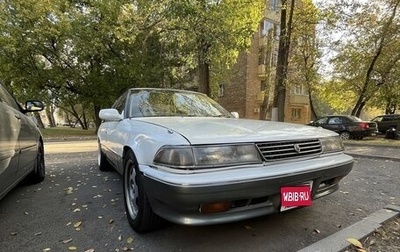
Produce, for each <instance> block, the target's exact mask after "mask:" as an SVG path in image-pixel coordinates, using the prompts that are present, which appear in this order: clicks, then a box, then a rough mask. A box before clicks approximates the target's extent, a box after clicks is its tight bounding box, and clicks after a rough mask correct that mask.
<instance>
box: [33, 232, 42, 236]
mask: <svg viewBox="0 0 400 252" xmlns="http://www.w3.org/2000/svg"><path fill="white" fill-rule="evenodd" d="M41 234H42V232H37V233H34V234H33V235H34V236H38V235H41Z"/></svg>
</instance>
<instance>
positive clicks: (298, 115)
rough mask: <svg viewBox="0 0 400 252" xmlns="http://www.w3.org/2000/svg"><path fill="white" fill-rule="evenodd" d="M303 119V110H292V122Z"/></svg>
mask: <svg viewBox="0 0 400 252" xmlns="http://www.w3.org/2000/svg"><path fill="white" fill-rule="evenodd" d="M300 118H301V108H292V121H299V120H300Z"/></svg>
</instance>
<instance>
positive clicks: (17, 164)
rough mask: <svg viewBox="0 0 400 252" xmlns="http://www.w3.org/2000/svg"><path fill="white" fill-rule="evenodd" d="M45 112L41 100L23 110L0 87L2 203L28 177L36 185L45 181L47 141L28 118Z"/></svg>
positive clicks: (33, 101)
mask: <svg viewBox="0 0 400 252" xmlns="http://www.w3.org/2000/svg"><path fill="white" fill-rule="evenodd" d="M43 108H44V106H43V104H42V102H40V101H37V100H28V101H26V103H25V108H22V107H21V106H20V105H19V103H18V102H17V101H16V100H15V99H14V98H13V96H12V95H11V94H10V93H9V92H8V91H7V90H6V89H5V87H4V86H3V84H1V83H0V122H1V123H0V199H2V198H3V197H4V196H5V195H6V194H7V193H8V192H9V191H10V190H11V189H12V188H14V187H15V186H16V185H17V184H18V183H19V182H20V181H21V180H22V179H24V178H26V177H27V179H29V180H30V182H33V183H38V182H41V181H43V179H44V178H45V165H44V156H43V155H44V150H43V139H42V136H41V134H40V131H39V129H38V127H37V126H36V124H35V122H34V121H33V120H31V118H29V117H28V116H26V114H27V113H28V112H33V111H40V110H43Z"/></svg>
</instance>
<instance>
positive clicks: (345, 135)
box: [339, 131, 351, 140]
mask: <svg viewBox="0 0 400 252" xmlns="http://www.w3.org/2000/svg"><path fill="white" fill-rule="evenodd" d="M339 136H340V138H341V139H343V140H349V139H351V134H350V132H348V131H342V132H340V134H339Z"/></svg>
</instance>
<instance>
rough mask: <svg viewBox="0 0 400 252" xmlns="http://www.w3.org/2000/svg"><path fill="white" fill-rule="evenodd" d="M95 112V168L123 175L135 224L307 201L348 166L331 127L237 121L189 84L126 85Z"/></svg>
mask: <svg viewBox="0 0 400 252" xmlns="http://www.w3.org/2000/svg"><path fill="white" fill-rule="evenodd" d="M99 116H100V118H101V119H102V120H103V122H102V124H101V125H100V127H99V130H98V142H99V154H98V163H99V168H100V170H108V169H110V168H113V169H115V170H117V171H118V172H119V173H121V174H122V176H123V192H124V202H125V208H126V212H127V217H128V221H129V223H130V225H131V226H132V228H133V229H134V230H136V231H138V232H146V231H150V230H152V229H154V228H157V227H158V226H159V224H160V223H162V221H163V220H168V221H170V222H173V223H178V224H185V225H209V224H218V223H224V222H231V221H238V220H243V219H247V218H253V217H257V216H262V215H266V214H271V213H276V212H279V211H286V210H289V209H292V208H296V207H304V206H310V205H311V204H312V201H313V200H315V199H317V198H319V197H322V196H326V195H328V194H331V193H332V192H334V191H336V190H337V189H338V183H339V181H340V180H341V179H342V178H344V177H345V176H346V175H347V174H348V173H349V172H350V171H351V169H352V167H353V158H352V157H350V156H348V155H345V154H344V153H343V145H342V142H341V139H340V138H339V136H338V134H337V133H334V132H332V131H329V130H325V129H322V128H315V127H311V126H303V125H298V124H288V123H281V122H269V121H262V120H247V119H238V116H237V114H234V113H229V112H227V111H226V110H225V109H224V108H222V107H221V106H220V105H219V104H218V103H216V102H215V101H213V100H212V99H210V98H209V97H207V96H206V95H204V94H200V93H197V92H191V91H183V90H172V89H130V90H128V91H127V92H125V93H124V94H123V95H122V96H121V97H120V98H119V99H118V100H117V101H116V102H115V104H114V105H113V106H112V108H109V109H103V110H101V111H100V113H99Z"/></svg>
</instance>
